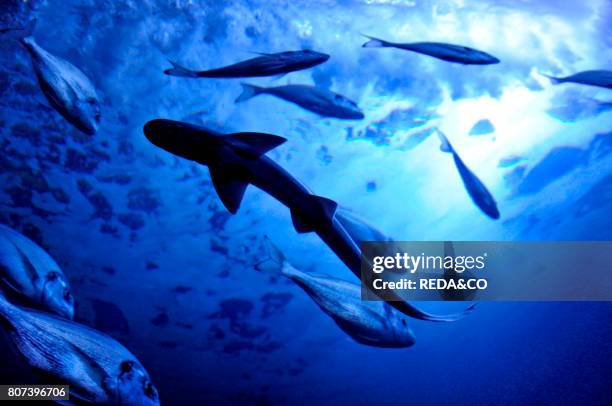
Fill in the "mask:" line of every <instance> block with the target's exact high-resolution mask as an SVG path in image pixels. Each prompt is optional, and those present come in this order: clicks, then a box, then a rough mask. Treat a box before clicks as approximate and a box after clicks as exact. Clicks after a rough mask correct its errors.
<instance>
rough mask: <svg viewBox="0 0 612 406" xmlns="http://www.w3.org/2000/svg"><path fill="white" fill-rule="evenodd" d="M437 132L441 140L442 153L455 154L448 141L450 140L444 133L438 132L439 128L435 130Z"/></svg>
mask: <svg viewBox="0 0 612 406" xmlns="http://www.w3.org/2000/svg"><path fill="white" fill-rule="evenodd" d="M435 131H436V134H438V138H439V139H440V151H442V152H448V153H451V154H454V153H455V150H454V149H453V146H452V145H451V143H450V142H449V141H448V138H446V135H444V133H443V132H442V131H440V130H438V129H437V128H436V129H435Z"/></svg>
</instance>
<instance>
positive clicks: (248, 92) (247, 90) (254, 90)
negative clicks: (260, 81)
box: [235, 83, 265, 103]
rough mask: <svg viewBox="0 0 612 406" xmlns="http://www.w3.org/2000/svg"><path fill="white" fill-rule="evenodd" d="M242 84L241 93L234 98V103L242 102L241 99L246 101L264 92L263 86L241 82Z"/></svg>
mask: <svg viewBox="0 0 612 406" xmlns="http://www.w3.org/2000/svg"><path fill="white" fill-rule="evenodd" d="M241 85H242V93H241V94H240V96H238V98H237V99H236V100H235V103H242V102H243V101H247V100H249V99H251V98H253V97H255V96H257V95H258V94H260V93H263V92H264V90H265V89H264V88H263V87H260V86H255V85H250V84H248V83H241Z"/></svg>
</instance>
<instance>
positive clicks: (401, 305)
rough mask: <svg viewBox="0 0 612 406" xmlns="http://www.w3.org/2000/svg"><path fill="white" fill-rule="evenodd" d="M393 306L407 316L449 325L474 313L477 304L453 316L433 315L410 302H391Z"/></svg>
mask: <svg viewBox="0 0 612 406" xmlns="http://www.w3.org/2000/svg"><path fill="white" fill-rule="evenodd" d="M389 304H390V305H391V306H393V307H395V308H396V309H397V310H399V311H400V312H402V313H404V314H405V315H406V316H409V317H412V318H415V319H418V320H425V321H433V322H439V323H447V322H451V321H457V320H461V319H462V318H464V317H465V316H467V315H468V314H470V313H472V312H473V311H474V309H475V308H476V303H474V304H471V305H470V306H468V307H467V308H466V309H465V310H463V311H461V312H458V313H452V314H433V313H429V312H426V311H424V310H421V309H419V308H418V307H416V306H414V305H411V304H410V303H408V302H391V303H389Z"/></svg>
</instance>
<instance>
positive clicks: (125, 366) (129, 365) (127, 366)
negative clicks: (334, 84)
mask: <svg viewBox="0 0 612 406" xmlns="http://www.w3.org/2000/svg"><path fill="white" fill-rule="evenodd" d="M119 369H120V370H121V372H130V371H132V369H134V361H123V362H122V363H121V365H119Z"/></svg>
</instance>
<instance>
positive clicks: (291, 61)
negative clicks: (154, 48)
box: [164, 49, 329, 78]
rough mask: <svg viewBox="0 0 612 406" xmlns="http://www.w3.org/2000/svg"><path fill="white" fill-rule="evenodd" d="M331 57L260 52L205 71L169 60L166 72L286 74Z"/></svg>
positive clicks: (192, 75) (222, 75) (236, 75)
mask: <svg viewBox="0 0 612 406" xmlns="http://www.w3.org/2000/svg"><path fill="white" fill-rule="evenodd" d="M328 59H329V55H326V54H323V53H320V52H315V51H310V50H308V49H306V50H303V51H287V52H280V53H276V54H260V56H258V57H257V58H252V59H248V60H246V61H242V62H238V63H235V64H233V65H229V66H225V67H222V68H217V69H210V70H204V71H193V70H189V69H187V68H185V67H183V66H181V65H179V64H177V63H176V62H173V61H169V62H170V63H171V64H172V68H170V69H166V70H165V71H164V73H165V74H166V75H171V76H182V77H186V78H248V77H260V76H274V75H284V74H286V73H289V72H295V71H298V70H302V69H308V68H312V67H313V66H316V65H319V64H321V63H323V62H325V61H327V60H328Z"/></svg>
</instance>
